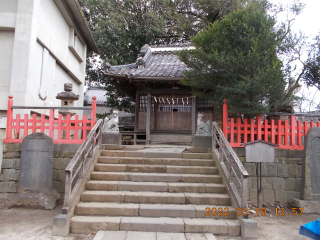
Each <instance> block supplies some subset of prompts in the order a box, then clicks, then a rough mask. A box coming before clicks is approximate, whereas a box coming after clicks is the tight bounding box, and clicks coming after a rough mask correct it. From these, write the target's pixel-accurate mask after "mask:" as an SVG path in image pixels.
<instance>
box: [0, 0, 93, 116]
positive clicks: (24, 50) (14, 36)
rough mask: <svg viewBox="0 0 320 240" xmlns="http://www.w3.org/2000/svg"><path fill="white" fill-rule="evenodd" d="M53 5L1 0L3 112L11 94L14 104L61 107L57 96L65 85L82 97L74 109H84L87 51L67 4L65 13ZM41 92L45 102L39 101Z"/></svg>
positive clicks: (0, 94)
mask: <svg viewBox="0 0 320 240" xmlns="http://www.w3.org/2000/svg"><path fill="white" fill-rule="evenodd" d="M55 2H56V0H0V52H1V55H0V74H1V81H0V111H1V110H6V109H7V100H8V95H13V101H14V105H19V106H60V101H59V100H57V99H56V98H55V96H56V95H57V93H59V92H62V91H63V84H64V83H72V84H73V91H74V92H75V93H76V94H79V96H80V99H79V101H77V102H76V103H75V106H83V83H84V79H85V62H86V61H85V59H86V51H87V47H86V44H85V42H84V41H83V39H84V37H83V36H82V35H81V34H82V33H81V31H80V30H79V27H78V25H77V22H76V21H75V20H74V17H73V15H72V14H71V11H70V10H68V6H67V5H66V3H65V1H60V2H62V3H61V4H62V5H64V11H63V12H62V11H60V10H61V6H60V8H58V6H57V5H56V3H55ZM66 15H67V16H66ZM70 19H71V20H70ZM39 87H41V91H40V95H41V96H42V97H45V96H46V95H47V99H46V100H42V99H41V98H40V97H39V95H38V93H39ZM46 92H47V94H46ZM37 112H38V113H44V114H48V111H47V110H37ZM16 113H20V114H24V113H27V114H29V113H30V110H14V114H16ZM57 114H58V113H56V115H57ZM78 114H79V115H82V111H78ZM5 115H6V114H5Z"/></svg>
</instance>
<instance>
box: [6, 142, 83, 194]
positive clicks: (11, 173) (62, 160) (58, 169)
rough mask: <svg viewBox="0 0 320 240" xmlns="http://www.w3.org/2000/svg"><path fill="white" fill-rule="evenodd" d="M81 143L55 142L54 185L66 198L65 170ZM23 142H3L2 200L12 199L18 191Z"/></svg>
mask: <svg viewBox="0 0 320 240" xmlns="http://www.w3.org/2000/svg"><path fill="white" fill-rule="evenodd" d="M79 147H80V144H54V146H53V158H52V168H53V169H52V186H53V188H54V189H55V190H56V191H57V192H58V193H60V197H61V199H63V198H64V188H65V172H64V169H65V168H66V167H67V165H68V164H69V162H70V161H71V159H72V158H73V156H74V155H75V153H76V151H77V150H78V148H79ZM20 154H21V144H19V143H6V144H3V161H2V166H1V175H0V200H1V199H12V198H13V197H14V195H15V194H16V193H17V192H18V185H19V169H20Z"/></svg>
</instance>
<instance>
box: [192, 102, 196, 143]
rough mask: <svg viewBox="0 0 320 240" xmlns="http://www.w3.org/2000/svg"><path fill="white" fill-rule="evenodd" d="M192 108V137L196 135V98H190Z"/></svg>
mask: <svg viewBox="0 0 320 240" xmlns="http://www.w3.org/2000/svg"><path fill="white" fill-rule="evenodd" d="M191 98H192V107H191V117H192V120H191V124H192V126H191V130H192V137H193V136H194V135H195V134H196V106H197V105H196V96H192V97H191Z"/></svg>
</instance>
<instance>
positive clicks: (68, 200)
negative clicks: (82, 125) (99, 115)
mask: <svg viewBox="0 0 320 240" xmlns="http://www.w3.org/2000/svg"><path fill="white" fill-rule="evenodd" d="M102 124H103V120H102V119H99V120H98V122H97V123H96V124H95V126H94V127H93V128H92V130H91V131H90V133H89V135H88V136H87V138H86V139H85V141H84V142H83V143H82V145H81V146H80V148H79V149H78V151H77V152H76V154H75V155H74V157H73V158H72V160H71V161H70V163H69V164H68V166H67V168H66V169H65V172H66V185H65V198H64V205H63V208H62V214H68V212H69V210H70V208H71V207H72V205H73V204H72V203H73V200H74V198H75V197H76V196H77V192H78V190H79V189H80V188H81V186H82V185H83V184H84V182H85V181H86V179H84V176H85V175H86V173H87V171H88V170H89V167H90V165H91V164H92V162H93V160H94V155H95V153H96V152H97V151H98V150H99V149H100V148H101V140H102Z"/></svg>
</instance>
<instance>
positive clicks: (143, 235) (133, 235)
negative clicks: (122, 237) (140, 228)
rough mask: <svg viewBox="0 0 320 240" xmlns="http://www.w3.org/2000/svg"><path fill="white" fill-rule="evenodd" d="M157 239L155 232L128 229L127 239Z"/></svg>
mask: <svg viewBox="0 0 320 240" xmlns="http://www.w3.org/2000/svg"><path fill="white" fill-rule="evenodd" d="M137 239H139V240H157V235H156V233H155V232H133V231H128V232H127V235H126V240H137Z"/></svg>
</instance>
